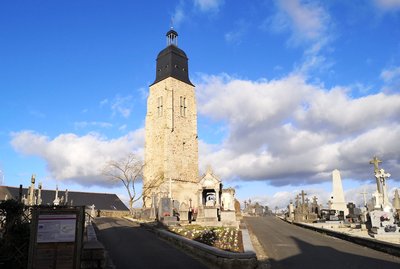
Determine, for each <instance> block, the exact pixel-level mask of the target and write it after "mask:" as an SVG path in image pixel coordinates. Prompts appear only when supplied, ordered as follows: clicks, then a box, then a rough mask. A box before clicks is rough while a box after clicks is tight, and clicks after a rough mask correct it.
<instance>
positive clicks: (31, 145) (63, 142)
mask: <svg viewBox="0 0 400 269" xmlns="http://www.w3.org/2000/svg"><path fill="white" fill-rule="evenodd" d="M11 145H12V146H13V148H14V150H16V151H17V152H19V153H22V154H25V155H32V156H38V157H40V158H42V159H43V160H45V161H46V163H47V169H48V171H49V173H50V175H51V176H52V177H53V178H55V179H57V180H66V181H73V182H76V183H78V184H81V185H107V184H111V183H110V182H109V181H108V180H107V179H105V178H103V177H102V175H101V173H102V170H103V168H104V165H105V164H106V162H107V161H109V160H111V159H114V160H115V159H119V158H121V157H124V156H126V154H128V153H130V152H136V153H137V154H139V155H140V156H142V154H143V145H144V129H138V130H136V131H134V132H130V133H129V134H127V135H125V136H122V137H120V138H116V139H106V138H105V137H102V136H100V135H98V134H96V133H89V134H87V135H84V136H77V135H75V134H72V133H69V134H61V135H59V136H57V137H55V138H53V139H51V138H49V137H47V136H45V135H42V134H38V133H35V132H32V131H21V132H17V133H13V134H12V140H11Z"/></svg>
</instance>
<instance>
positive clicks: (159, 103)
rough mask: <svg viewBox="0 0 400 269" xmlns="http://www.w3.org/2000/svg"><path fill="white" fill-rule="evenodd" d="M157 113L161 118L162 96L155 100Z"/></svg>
mask: <svg viewBox="0 0 400 269" xmlns="http://www.w3.org/2000/svg"><path fill="white" fill-rule="evenodd" d="M157 113H158V116H159V117H162V114H163V98H162V96H160V97H158V98H157Z"/></svg>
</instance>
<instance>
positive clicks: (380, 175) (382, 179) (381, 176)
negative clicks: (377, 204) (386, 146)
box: [375, 169, 390, 205]
mask: <svg viewBox="0 0 400 269" xmlns="http://www.w3.org/2000/svg"><path fill="white" fill-rule="evenodd" d="M375 177H376V181H377V182H379V183H380V186H381V191H380V192H379V193H380V194H382V197H383V201H382V202H383V205H387V204H389V196H388V194H387V190H386V179H387V178H389V177H390V174H389V173H386V172H385V169H380V170H378V171H376V172H375Z"/></svg>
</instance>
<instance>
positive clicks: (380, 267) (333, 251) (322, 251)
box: [245, 216, 400, 269]
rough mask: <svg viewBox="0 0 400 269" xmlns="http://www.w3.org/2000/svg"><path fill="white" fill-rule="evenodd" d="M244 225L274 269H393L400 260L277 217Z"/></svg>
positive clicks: (399, 266) (253, 220)
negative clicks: (256, 240) (262, 249)
mask: <svg viewBox="0 0 400 269" xmlns="http://www.w3.org/2000/svg"><path fill="white" fill-rule="evenodd" d="M245 222H246V224H247V226H248V228H249V230H250V231H252V232H253V233H254V234H255V235H256V236H257V238H258V240H259V241H260V243H261V245H262V247H263V248H264V250H265V252H266V254H267V255H268V256H269V258H270V259H271V267H272V269H281V268H285V269H291V268H296V269H299V268H307V269H311V268H322V269H330V268H335V269H350V268H360V269H391V268H393V269H394V268H396V269H399V268H400V258H399V257H395V256H391V255H388V254H386V253H382V252H379V251H376V250H372V249H369V248H366V247H363V246H360V245H356V244H353V243H350V242H347V241H344V240H341V239H337V238H333V237H329V236H326V235H322V234H319V233H317V232H314V231H310V230H307V229H304V228H301V227H298V226H295V225H292V224H289V223H286V222H284V221H282V220H280V219H277V218H275V217H272V216H269V217H259V218H256V217H246V218H245Z"/></svg>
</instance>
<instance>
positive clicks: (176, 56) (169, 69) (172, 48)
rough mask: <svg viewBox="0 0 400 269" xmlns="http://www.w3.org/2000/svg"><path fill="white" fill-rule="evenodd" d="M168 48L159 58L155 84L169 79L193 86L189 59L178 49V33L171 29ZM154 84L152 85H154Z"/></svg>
mask: <svg viewBox="0 0 400 269" xmlns="http://www.w3.org/2000/svg"><path fill="white" fill-rule="evenodd" d="M166 36H167V47H166V48H165V49H163V50H162V51H160V53H159V54H158V56H157V69H156V80H155V81H154V82H153V84H156V83H157V82H159V81H161V80H163V79H166V78H168V77H173V78H176V79H178V80H180V81H182V82H185V83H188V84H190V85H193V84H192V83H191V82H190V80H189V68H188V58H187V56H186V53H185V52H184V51H183V50H181V49H180V48H178V33H177V32H176V31H175V30H173V29H172V28H171V30H169V31H168V32H167V34H166ZM153 84H152V85H153Z"/></svg>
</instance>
